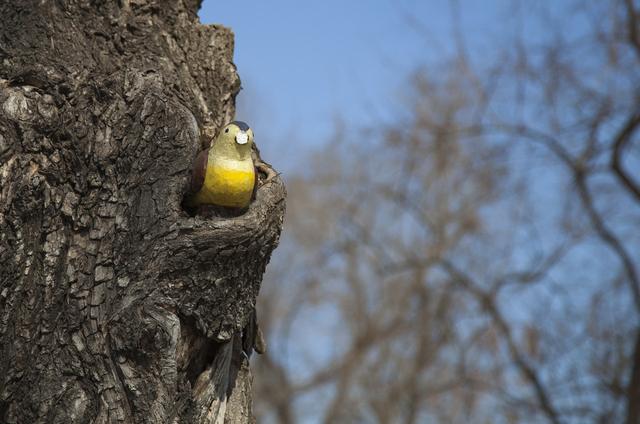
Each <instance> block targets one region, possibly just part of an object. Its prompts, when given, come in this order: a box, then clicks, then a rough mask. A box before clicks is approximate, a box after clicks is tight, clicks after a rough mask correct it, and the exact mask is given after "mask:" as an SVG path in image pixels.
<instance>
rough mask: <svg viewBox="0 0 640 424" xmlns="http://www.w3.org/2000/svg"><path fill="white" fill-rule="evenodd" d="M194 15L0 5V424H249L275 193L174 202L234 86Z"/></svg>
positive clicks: (210, 31) (127, 3) (182, 6)
mask: <svg viewBox="0 0 640 424" xmlns="http://www.w3.org/2000/svg"><path fill="white" fill-rule="evenodd" d="M198 7H199V2H198V1H195V0H178V1H168V0H167V1H162V0H148V1H145V0H136V1H134V0H120V1H119V2H117V1H104V2H102V1H88V0H87V1H68V2H65V1H50V0H37V1H19V2H2V4H0V422H6V423H44V422H47V423H68V422H96V423H107V422H127V423H128V422H152V423H171V422H185V423H191V422H194V423H200V422H216V423H217V422H234V423H236V422H250V421H252V418H251V392H250V384H251V376H250V373H249V368H248V364H247V357H246V355H245V354H244V353H243V350H242V345H243V340H242V332H243V328H244V327H245V326H247V325H248V324H249V321H250V319H251V317H252V316H253V307H254V305H255V300H256V296H257V294H258V290H259V287H260V282H261V279H262V274H263V272H264V269H265V266H266V264H267V262H268V260H269V257H270V254H271V252H272V250H273V249H274V248H275V246H276V244H277V241H278V237H279V233H280V229H281V226H282V217H283V212H284V197H285V193H284V187H283V184H282V181H281V180H280V179H279V178H277V177H276V178H274V179H273V180H271V181H270V182H269V183H267V184H264V185H262V186H261V187H260V189H259V190H258V192H257V197H256V200H255V201H254V202H253V203H252V205H251V206H250V208H249V210H248V211H246V212H245V213H243V214H240V215H238V216H236V217H220V216H210V217H203V216H195V217H191V216H189V215H188V214H187V213H186V212H185V211H184V210H183V209H182V207H181V202H182V200H183V193H184V192H185V189H186V186H187V184H188V181H189V177H190V173H191V167H192V164H193V160H194V158H195V156H196V154H197V152H198V151H199V150H201V149H202V148H203V147H204V146H203V142H202V141H201V134H203V133H208V134H210V133H212V132H215V131H216V129H218V128H220V127H221V126H222V125H223V124H224V123H225V122H226V121H229V120H231V118H232V117H233V113H234V97H235V94H236V93H237V92H238V90H239V87H240V82H239V79H238V76H237V74H236V70H235V66H234V65H233V63H232V50H233V34H232V33H231V31H230V30H228V29H226V28H223V27H220V26H204V25H200V24H199V23H198V19H197V15H196V12H197V9H198ZM205 138H206V137H205ZM257 141H258V143H259V138H258V140H257Z"/></svg>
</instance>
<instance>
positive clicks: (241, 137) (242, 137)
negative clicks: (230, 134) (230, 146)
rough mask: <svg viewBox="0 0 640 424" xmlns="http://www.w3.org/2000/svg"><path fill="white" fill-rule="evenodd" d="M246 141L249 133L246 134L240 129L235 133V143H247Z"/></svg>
mask: <svg viewBox="0 0 640 424" xmlns="http://www.w3.org/2000/svg"><path fill="white" fill-rule="evenodd" d="M248 141H249V135H247V133H246V132H244V131H240V132H239V133H238V134H236V143H238V144H247V142H248Z"/></svg>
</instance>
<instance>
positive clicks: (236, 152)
mask: <svg viewBox="0 0 640 424" xmlns="http://www.w3.org/2000/svg"><path fill="white" fill-rule="evenodd" d="M252 145H253V131H252V130H251V128H249V126H248V125H247V124H245V123H244V122H241V121H233V122H231V123H229V124H227V125H226V126H225V127H224V128H223V129H222V131H221V132H220V134H218V136H217V137H216V139H215V140H214V141H213V143H211V146H210V147H209V149H208V150H205V151H203V152H201V153H200V154H199V155H198V157H197V158H196V163H195V167H194V169H193V174H192V177H191V192H192V193H194V194H193V196H191V197H189V198H188V199H187V205H188V206H190V207H195V206H199V205H218V206H226V207H231V208H244V207H246V206H248V205H249V202H251V198H252V195H253V193H254V188H255V187H256V183H257V178H256V170H255V167H254V164H253V159H252V157H251V146H252Z"/></svg>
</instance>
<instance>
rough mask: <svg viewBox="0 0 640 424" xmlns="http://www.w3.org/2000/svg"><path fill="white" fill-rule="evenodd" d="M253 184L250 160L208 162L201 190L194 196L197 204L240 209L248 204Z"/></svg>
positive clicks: (253, 176)
mask: <svg viewBox="0 0 640 424" xmlns="http://www.w3.org/2000/svg"><path fill="white" fill-rule="evenodd" d="M254 184H255V170H254V167H253V161H252V160H250V159H249V160H246V161H231V160H224V159H218V160H214V161H209V163H208V164H207V171H206V173H205V179H204V183H203V185H202V189H200V191H199V192H198V193H197V194H196V197H195V199H194V200H195V201H196V202H197V203H199V204H215V205H220V206H228V207H236V208H242V207H245V206H247V205H248V204H249V202H250V201H251V195H252V194H253V186H254Z"/></svg>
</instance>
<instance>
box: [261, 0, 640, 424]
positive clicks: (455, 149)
mask: <svg viewBox="0 0 640 424" xmlns="http://www.w3.org/2000/svg"><path fill="white" fill-rule="evenodd" d="M565 3H567V2H565ZM568 3H570V4H569V5H568V6H567V4H565V5H563V7H554V6H553V5H552V2H531V3H530V5H531V7H530V10H529V11H527V16H526V19H525V22H524V23H523V29H522V32H523V33H522V34H520V35H517V36H514V37H512V38H509V39H505V40H502V43H500V44H499V45H498V44H496V45H493V46H491V47H492V49H494V51H492V54H491V55H490V57H491V58H496V59H495V61H493V63H487V60H483V61H479V60H477V56H478V55H480V56H483V55H482V54H481V53H478V52H472V51H469V48H468V47H467V45H466V44H465V40H463V39H462V37H459V36H458V35H457V34H454V35H453V36H454V37H458V38H457V40H456V41H457V46H458V48H457V51H456V52H455V54H453V55H452V56H451V57H449V58H447V59H446V60H443V61H442V63H439V64H430V65H429V66H425V67H424V68H423V69H420V70H418V71H416V73H415V75H414V77H413V78H412V79H411V80H410V81H408V82H407V90H406V93H408V94H407V109H406V110H405V111H403V113H402V114H400V115H399V116H400V117H399V118H398V120H397V121H396V122H391V123H381V125H380V126H379V127H376V128H351V127H349V125H348V124H347V122H348V118H347V117H345V119H344V122H337V123H336V132H335V137H334V138H333V139H332V140H331V142H330V146H331V147H330V148H328V149H325V150H324V151H322V152H318V153H316V154H315V155H313V156H312V157H310V158H308V161H307V162H308V164H309V167H308V168H307V170H306V172H305V173H304V174H301V175H297V176H294V177H290V178H289V179H288V188H289V196H290V199H291V200H290V202H289V204H290V206H289V210H288V212H287V214H288V215H287V219H286V221H285V226H286V231H285V232H284V234H285V238H284V239H283V243H282V245H281V248H280V249H282V250H283V252H280V254H279V255H278V258H279V259H278V260H276V262H275V263H273V264H272V266H271V270H270V272H269V274H268V276H269V277H268V278H269V279H270V281H266V282H265V284H264V286H263V289H262V294H261V305H260V306H261V307H260V309H259V313H260V320H261V322H262V325H263V327H264V328H265V332H266V335H267V342H268V345H269V350H268V352H267V354H266V355H265V356H263V357H261V358H259V360H258V361H256V366H257V376H256V379H255V380H256V381H255V386H256V388H255V390H256V398H257V405H256V413H257V414H258V420H259V422H284V423H289V422H302V421H304V419H305V418H307V419H310V420H311V421H313V422H316V421H321V422H327V423H329V422H381V423H392V422H393V423H395V422H403V423H404V422H406V423H414V422H434V421H437V422H465V423H466V422H510V423H511V422H526V423H531V422H552V423H561V422H603V423H604V422H606V423H610V422H627V423H638V422H640V275H639V274H640V269H639V268H640V231H639V230H638V228H640V137H639V136H638V133H640V132H639V131H637V130H636V129H637V127H638V126H639V125H640V73H639V72H638V69H640V17H639V16H640V7H639V6H638V5H637V4H634V2H633V0H618V1H611V2H602V1H580V2H568ZM528 4H529V3H528ZM524 24H526V25H524ZM496 25H500V22H496ZM534 27H535V28H538V29H539V30H538V31H536V34H538V35H539V34H543V35H541V36H536V37H528V36H527V34H526V32H525V28H534ZM540 29H541V31H540ZM483 59H487V58H486V57H483ZM294 335H295V337H294Z"/></svg>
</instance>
